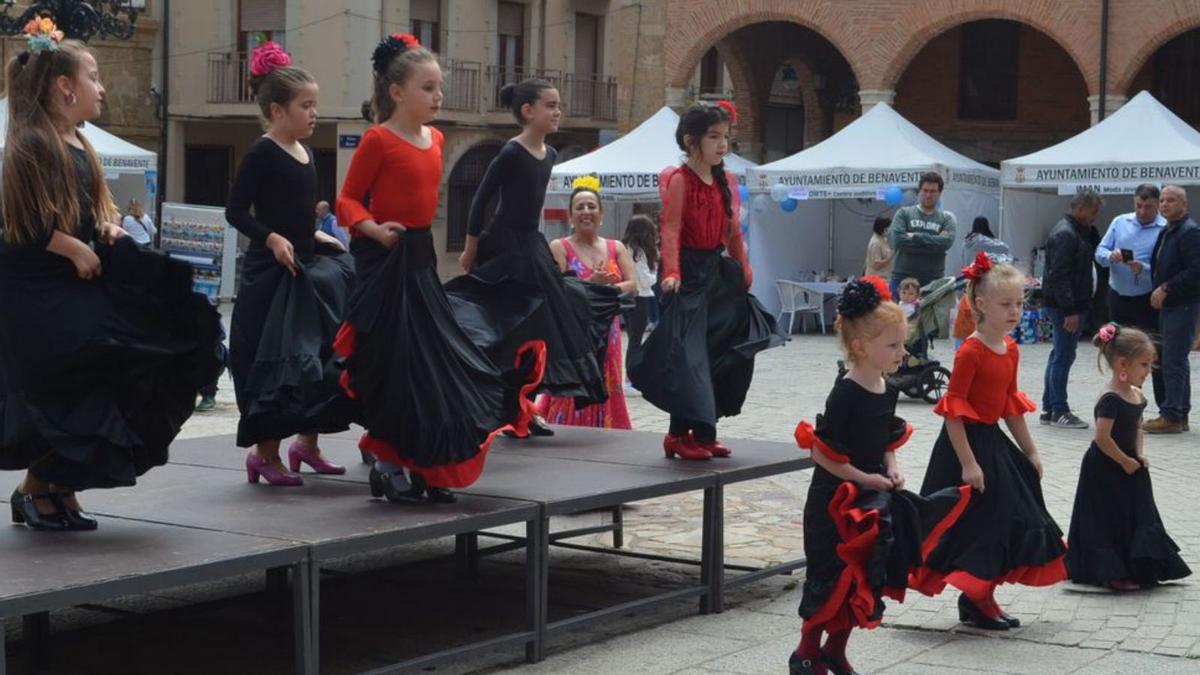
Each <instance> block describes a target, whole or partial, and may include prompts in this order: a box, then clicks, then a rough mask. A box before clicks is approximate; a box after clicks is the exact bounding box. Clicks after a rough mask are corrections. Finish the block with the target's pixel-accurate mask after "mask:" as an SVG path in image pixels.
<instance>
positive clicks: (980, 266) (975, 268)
mask: <svg viewBox="0 0 1200 675" xmlns="http://www.w3.org/2000/svg"><path fill="white" fill-rule="evenodd" d="M991 269H992V259H991V258H989V257H988V254H986V253H984V252H983V251H980V252H978V253H976V254H975V262H973V263H971V264H970V265H967V266H966V267H964V268H962V275H963V276H964V277H966V278H968V279H970V280H971V281H979V280H980V279H982V278H983V275H984V274H987V273H988V271H989V270H991Z"/></svg>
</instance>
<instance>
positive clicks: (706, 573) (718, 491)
mask: <svg viewBox="0 0 1200 675" xmlns="http://www.w3.org/2000/svg"><path fill="white" fill-rule="evenodd" d="M703 520H704V523H703V528H704V529H703V536H702V539H701V544H700V583H701V584H703V585H705V586H708V593H707V594H705V595H703V596H701V598H700V613H701V614H720V613H721V612H723V611H725V488H724V487H723V486H721V485H719V484H718V485H714V486H713V487H710V488H708V489H706V490H705V491H704V515H703Z"/></svg>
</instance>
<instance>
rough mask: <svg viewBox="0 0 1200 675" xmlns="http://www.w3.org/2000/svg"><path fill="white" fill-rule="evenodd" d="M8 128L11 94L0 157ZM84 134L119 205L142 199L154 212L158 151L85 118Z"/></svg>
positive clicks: (3, 115) (2, 101)
mask: <svg viewBox="0 0 1200 675" xmlns="http://www.w3.org/2000/svg"><path fill="white" fill-rule="evenodd" d="M7 131H8V98H0V158H2V157H3V148H4V143H5V139H6V138H7V136H6V134H7ZM83 135H84V137H86V138H87V139H88V142H89V143H91V144H92V147H93V148H95V149H96V153H97V154H98V155H100V165H101V167H102V168H103V170H104V178H105V180H106V181H107V182H108V189H109V190H110V191H111V192H112V195H113V200H114V201H115V202H116V203H117V207H118V208H120V209H121V212H122V213H125V208H126V205H127V204H128V203H129V200H131V199H136V200H138V201H140V202H142V205H143V206H145V207H146V210H147V211H149V212H151V213H153V211H154V199H155V196H156V192H157V167H158V155H157V154H155V153H153V152H150V151H149V150H144V149H142V148H139V147H138V146H136V145H134V144H133V143H130V142H129V141H126V140H124V139H122V138H120V137H118V136H115V135H113V134H110V133H108V132H107V131H105V130H104V129H101V128H100V127H98V126H96V125H94V124H92V123H91V122H85V123H84V125H83Z"/></svg>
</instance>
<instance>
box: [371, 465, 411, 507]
mask: <svg viewBox="0 0 1200 675" xmlns="http://www.w3.org/2000/svg"><path fill="white" fill-rule="evenodd" d="M367 481H368V482H369V483H370V484H371V496H372V497H383V498H385V499H387V500H388V501H389V502H396V503H400V504H420V503H421V502H423V501H425V497H424V494H423V493H424V490H421V489H418V488H417V487H416V486H415V485H412V484H410V483H409V482H408V479H406V478H405V477H404V473H403V472H402V471H397V472H394V473H393V472H391V471H387V472H384V471H380V470H379V469H376V468H375V467H371V473H370V475H368V476H367Z"/></svg>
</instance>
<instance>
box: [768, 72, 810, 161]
mask: <svg viewBox="0 0 1200 675" xmlns="http://www.w3.org/2000/svg"><path fill="white" fill-rule="evenodd" d="M803 149H804V92H803V91H801V88H800V71H799V70H798V69H797V68H796V65H795V64H793V63H792V62H790V61H784V63H783V65H782V66H780V67H779V70H777V71H775V79H774V80H772V82H771V89H770V91H769V92H768V94H767V102H766V105H765V106H764V107H763V152H762V157H763V161H764V162H773V161H775V160H777V159H783V158H784V157H787V156H788V155H792V154H795V153H797V152H800V151H801V150H803Z"/></svg>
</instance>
